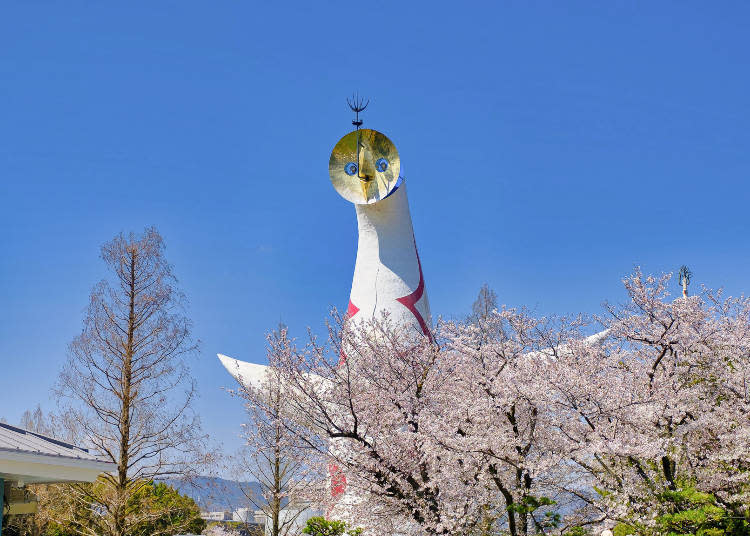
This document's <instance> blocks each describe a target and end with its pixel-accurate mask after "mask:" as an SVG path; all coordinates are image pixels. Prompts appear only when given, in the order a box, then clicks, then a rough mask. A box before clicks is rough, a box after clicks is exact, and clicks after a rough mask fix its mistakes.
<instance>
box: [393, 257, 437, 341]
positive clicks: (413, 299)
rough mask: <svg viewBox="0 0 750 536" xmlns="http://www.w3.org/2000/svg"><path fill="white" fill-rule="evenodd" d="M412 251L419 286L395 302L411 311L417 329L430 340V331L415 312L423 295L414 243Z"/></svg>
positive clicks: (420, 268) (422, 278)
mask: <svg viewBox="0 0 750 536" xmlns="http://www.w3.org/2000/svg"><path fill="white" fill-rule="evenodd" d="M414 251H415V252H416V254H417V266H419V285H417V288H416V290H415V291H414V292H412V293H411V294H409V295H407V296H404V297H403V298H396V301H397V302H399V303H400V304H401V305H403V306H404V307H406V308H407V309H409V311H411V314H413V315H414V317H415V318H416V319H417V322H418V323H419V327H420V328H422V333H424V334H425V335H427V336H428V337H429V338H430V340H432V333H430V329H429V328H428V327H427V322H425V321H424V318H422V314H421V313H420V312H419V311H418V310H417V302H418V301H419V300H420V299H421V298H422V294H424V275H422V261H420V260H419V251H418V250H417V245H416V243H415V244H414Z"/></svg>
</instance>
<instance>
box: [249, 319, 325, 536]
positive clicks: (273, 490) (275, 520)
mask: <svg viewBox="0 0 750 536" xmlns="http://www.w3.org/2000/svg"><path fill="white" fill-rule="evenodd" d="M268 342H269V347H268V354H269V356H268V357H269V360H270V361H273V360H274V359H275V356H277V355H278V354H280V353H288V352H290V351H291V343H290V340H289V339H288V338H287V328H286V326H283V325H282V326H279V329H278V331H274V332H272V333H270V334H269V335H268ZM279 374H280V372H279V371H278V370H274V369H270V370H269V374H268V376H267V378H266V381H265V382H264V383H263V385H262V386H260V387H259V388H252V387H243V388H241V389H240V390H239V391H238V394H240V395H241V396H242V397H243V398H245V399H246V401H247V403H246V409H247V414H248V422H247V423H246V424H244V427H245V434H244V435H245V438H246V441H247V444H246V445H245V447H244V448H243V450H242V451H241V452H240V453H239V454H238V456H237V457H236V462H237V463H236V469H237V470H238V471H239V473H240V476H241V477H242V478H241V479H242V480H247V479H250V480H254V481H256V482H257V483H258V484H260V495H258V493H257V492H255V491H254V490H253V489H252V488H249V487H243V488H242V489H243V493H244V494H245V496H246V498H247V501H248V502H249V504H251V505H252V506H253V507H254V508H255V509H256V510H260V511H262V512H263V514H264V515H265V517H266V519H267V520H268V521H267V522H268V524H269V526H268V529H267V532H266V533H267V534H270V535H271V536H286V535H291V534H296V533H297V532H299V530H300V527H299V526H298V524H299V523H298V520H299V519H300V518H301V516H302V515H303V514H304V513H305V512H306V511H307V510H308V509H309V508H310V507H311V504H312V501H313V498H314V496H315V493H316V492H320V491H321V487H320V484H321V482H322V480H323V477H322V475H321V474H319V473H318V472H316V468H317V467H318V466H317V465H316V464H315V463H314V462H313V460H312V459H311V458H310V452H309V449H307V448H303V445H301V444H300V440H299V438H298V437H296V436H295V435H294V434H293V433H292V432H291V431H290V430H289V429H288V428H287V427H286V426H285V425H284V422H283V420H282V419H283V417H284V416H289V412H290V407H289V402H288V399H287V396H286V395H285V393H284V391H283V388H282V384H281V378H280V377H279ZM254 400H262V401H263V404H262V406H259V405H258V404H257V403H256V402H254Z"/></svg>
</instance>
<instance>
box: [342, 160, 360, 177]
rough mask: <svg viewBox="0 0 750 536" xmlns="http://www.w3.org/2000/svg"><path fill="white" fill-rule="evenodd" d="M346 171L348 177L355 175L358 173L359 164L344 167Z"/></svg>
mask: <svg viewBox="0 0 750 536" xmlns="http://www.w3.org/2000/svg"><path fill="white" fill-rule="evenodd" d="M344 171H345V172H346V174H347V175H354V174H355V173H357V164H355V163H354V162H349V163H348V164H347V165H345V166H344Z"/></svg>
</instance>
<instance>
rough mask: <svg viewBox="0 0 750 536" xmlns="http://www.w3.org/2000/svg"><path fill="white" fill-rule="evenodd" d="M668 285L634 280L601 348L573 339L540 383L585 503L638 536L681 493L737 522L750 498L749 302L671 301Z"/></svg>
mask: <svg viewBox="0 0 750 536" xmlns="http://www.w3.org/2000/svg"><path fill="white" fill-rule="evenodd" d="M669 282H670V276H669V275H665V276H662V277H660V278H654V277H646V276H643V275H642V274H641V273H640V272H639V271H636V272H635V273H634V274H633V275H632V276H631V277H629V278H627V279H626V280H625V281H624V283H625V288H626V290H627V293H628V298H629V300H628V302H627V303H625V304H624V305H621V306H613V305H608V306H607V315H606V316H605V317H604V318H602V319H601V321H602V323H603V324H604V326H605V327H606V328H607V335H606V338H605V339H604V340H602V341H601V343H600V344H596V345H585V344H581V341H580V340H579V341H575V342H574V345H573V348H572V349H571V351H570V352H567V353H565V354H564V355H563V356H562V358H561V359H559V360H556V361H550V362H549V363H548V364H547V366H548V372H546V374H545V377H546V380H547V381H546V385H547V387H548V389H549V391H550V392H551V393H553V394H554V396H553V397H552V398H553V400H554V403H555V404H557V405H556V406H555V407H554V415H555V419H554V421H555V422H553V423H552V424H553V425H554V426H555V427H556V428H557V429H558V431H559V434H560V436H561V437H564V438H566V439H567V441H568V443H569V444H570V445H571V456H570V459H571V460H572V462H574V463H575V464H576V466H577V468H578V469H580V470H582V471H583V472H584V473H585V474H586V475H588V477H590V479H591V481H592V484H593V485H594V486H596V489H598V490H599V493H598V494H596V495H589V503H590V504H592V505H595V506H597V507H598V508H599V509H600V510H601V511H602V512H605V513H606V514H607V515H608V516H609V517H611V518H614V519H622V520H625V521H629V522H635V523H637V524H640V525H641V526H642V527H643V528H644V529H646V528H648V527H649V526H650V525H653V523H654V519H655V518H656V517H657V515H659V513H660V512H661V510H660V508H661V507H660V504H661V502H662V501H663V500H664V497H665V496H668V495H669V493H674V492H677V491H679V490H681V489H683V488H685V487H688V486H689V487H692V488H695V489H696V490H698V491H700V492H703V493H709V494H713V495H714V496H715V497H716V500H717V501H718V503H719V504H720V505H721V506H722V507H723V508H725V509H727V510H728V511H730V512H732V513H733V514H734V515H736V516H739V517H743V516H747V505H748V498H749V497H750V496H749V495H748V493H749V492H750V454H748V453H750V393H749V387H750V386H749V380H750V300H748V299H747V298H727V299H723V298H722V297H721V293H714V292H712V291H709V290H705V291H704V292H703V293H702V294H701V295H699V296H692V297H678V298H676V299H672V298H671V297H670V294H669V292H668V283H669Z"/></svg>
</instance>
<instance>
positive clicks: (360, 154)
mask: <svg viewBox="0 0 750 536" xmlns="http://www.w3.org/2000/svg"><path fill="white" fill-rule="evenodd" d="M357 149H359V150H357ZM400 170H401V162H400V160H399V158H398V151H397V150H396V146H395V145H393V142H392V141H391V140H389V139H388V138H387V137H386V136H385V134H381V133H380V132H378V131H377V130H370V129H369V128H363V129H360V130H355V131H353V132H350V133H349V134H347V135H346V136H344V137H343V138H341V139H340V140H339V142H338V143H337V144H336V146H335V147H334V148H333V152H331V160H330V161H329V162H328V172H329V174H330V175H331V182H332V183H333V187H334V188H336V191H337V192H338V193H339V194H341V197H343V198H344V199H346V200H347V201H351V202H352V203H356V204H358V205H365V204H369V203H376V202H377V201H380V200H381V199H383V198H384V197H385V196H387V195H388V194H389V193H391V191H392V190H393V187H394V186H396V182H398V175H399V171H400Z"/></svg>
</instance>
